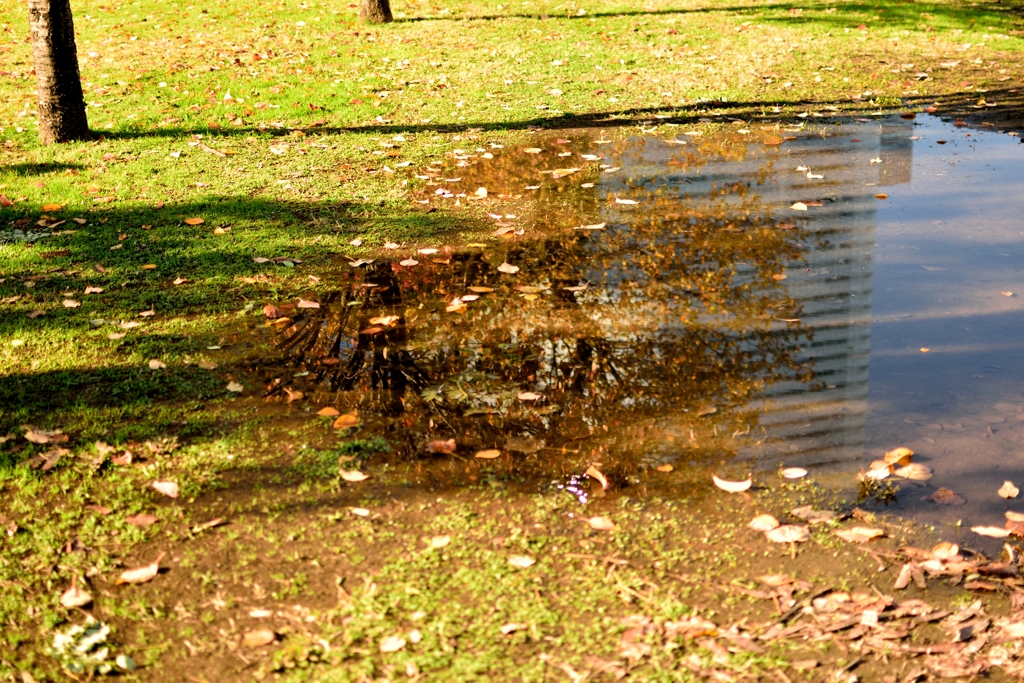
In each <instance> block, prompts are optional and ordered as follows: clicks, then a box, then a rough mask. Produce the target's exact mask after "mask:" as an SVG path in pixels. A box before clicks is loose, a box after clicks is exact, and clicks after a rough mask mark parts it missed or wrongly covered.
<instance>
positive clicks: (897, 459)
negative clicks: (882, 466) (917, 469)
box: [884, 446, 914, 467]
mask: <svg viewBox="0 0 1024 683" xmlns="http://www.w3.org/2000/svg"><path fill="white" fill-rule="evenodd" d="M913 457H914V451H912V450H910V449H909V448H906V447H904V446H900V447H899V448H894V449H892V450H891V451H889V452H888V453H886V454H885V458H884V460H885V462H886V463H887V464H889V465H898V466H900V467H906V466H907V465H909V464H910V460H911V458H913Z"/></svg>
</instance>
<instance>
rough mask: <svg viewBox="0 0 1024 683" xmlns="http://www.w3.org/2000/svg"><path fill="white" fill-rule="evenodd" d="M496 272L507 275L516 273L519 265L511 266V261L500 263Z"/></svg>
mask: <svg viewBox="0 0 1024 683" xmlns="http://www.w3.org/2000/svg"><path fill="white" fill-rule="evenodd" d="M498 272H500V273H508V274H509V275H511V274H512V273H518V272H519V266H513V265H512V264H511V263H502V264H501V265H500V266H498Z"/></svg>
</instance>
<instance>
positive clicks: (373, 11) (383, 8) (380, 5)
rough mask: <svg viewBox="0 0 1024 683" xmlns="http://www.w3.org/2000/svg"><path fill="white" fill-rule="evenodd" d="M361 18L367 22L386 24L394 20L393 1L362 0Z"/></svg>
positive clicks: (360, 4)
mask: <svg viewBox="0 0 1024 683" xmlns="http://www.w3.org/2000/svg"><path fill="white" fill-rule="evenodd" d="M359 19H360V20H362V21H365V22H366V23H367V24H386V23H388V22H389V21H394V19H393V18H392V17H391V3H390V2H389V1H388V0H360V2H359Z"/></svg>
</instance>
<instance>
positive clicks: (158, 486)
mask: <svg viewBox="0 0 1024 683" xmlns="http://www.w3.org/2000/svg"><path fill="white" fill-rule="evenodd" d="M150 486H152V487H153V488H154V489H155V490H156V491H159V492H160V493H162V494H164V495H165V496H167V497H169V498H177V497H178V485H177V484H176V483H175V482H173V481H154V482H153V483H152V484H150Z"/></svg>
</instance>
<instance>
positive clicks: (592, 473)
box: [584, 465, 608, 489]
mask: <svg viewBox="0 0 1024 683" xmlns="http://www.w3.org/2000/svg"><path fill="white" fill-rule="evenodd" d="M584 474H586V475H587V476H588V477H590V478H591V479H594V480H596V481H597V482H598V483H600V484H601V488H602V489H607V488H608V477H606V476H604V473H603V472H602V471H601V470H599V469H597V467H596V466H595V465H591V466H590V467H588V468H587V471H586V472H584Z"/></svg>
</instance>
